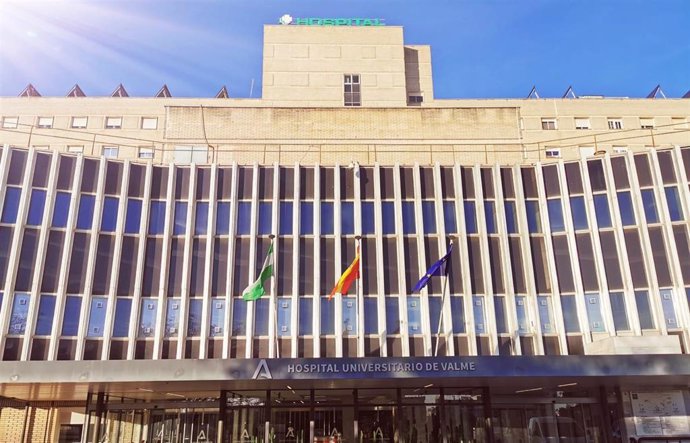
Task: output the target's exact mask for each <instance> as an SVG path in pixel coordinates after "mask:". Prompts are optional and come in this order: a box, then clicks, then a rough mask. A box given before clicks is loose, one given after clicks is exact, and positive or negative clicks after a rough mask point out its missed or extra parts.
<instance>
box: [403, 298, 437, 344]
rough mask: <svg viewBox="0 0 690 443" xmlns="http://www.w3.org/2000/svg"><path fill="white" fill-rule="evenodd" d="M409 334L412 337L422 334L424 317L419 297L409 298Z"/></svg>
mask: <svg viewBox="0 0 690 443" xmlns="http://www.w3.org/2000/svg"><path fill="white" fill-rule="evenodd" d="M434 332H435V331H434ZM407 333H408V334H410V335H415V334H421V333H422V315H421V307H420V305H419V297H407Z"/></svg>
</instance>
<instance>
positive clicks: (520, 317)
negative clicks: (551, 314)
mask: <svg viewBox="0 0 690 443" xmlns="http://www.w3.org/2000/svg"><path fill="white" fill-rule="evenodd" d="M525 299H526V297H525V296H524V295H516V296H515V314H516V315H517V324H518V331H519V332H522V333H529V332H530V327H529V321H528V320H527V305H526V301H525Z"/></svg>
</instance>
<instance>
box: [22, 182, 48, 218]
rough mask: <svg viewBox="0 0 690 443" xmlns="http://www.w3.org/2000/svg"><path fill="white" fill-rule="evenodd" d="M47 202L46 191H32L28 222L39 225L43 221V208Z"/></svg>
mask: <svg viewBox="0 0 690 443" xmlns="http://www.w3.org/2000/svg"><path fill="white" fill-rule="evenodd" d="M45 203H46V191H44V190H42V189H34V190H32V191H31V203H30V204H29V215H28V216H27V218H26V224H27V225H29V226H39V225H40V224H41V222H43V208H44V207H45Z"/></svg>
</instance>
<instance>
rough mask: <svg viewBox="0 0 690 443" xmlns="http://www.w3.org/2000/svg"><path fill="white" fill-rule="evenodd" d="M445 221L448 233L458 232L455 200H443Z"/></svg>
mask: <svg viewBox="0 0 690 443" xmlns="http://www.w3.org/2000/svg"><path fill="white" fill-rule="evenodd" d="M443 222H444V224H445V226H446V234H457V232H458V224H457V222H456V221H455V202H452V201H444V202H443Z"/></svg>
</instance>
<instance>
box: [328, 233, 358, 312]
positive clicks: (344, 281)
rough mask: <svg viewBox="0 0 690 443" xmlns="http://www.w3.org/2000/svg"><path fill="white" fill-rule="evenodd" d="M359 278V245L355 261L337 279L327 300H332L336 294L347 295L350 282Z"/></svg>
mask: <svg viewBox="0 0 690 443" xmlns="http://www.w3.org/2000/svg"><path fill="white" fill-rule="evenodd" d="M358 278H359V245H357V253H356V254H355V259H354V260H352V263H351V264H350V266H348V268H347V269H346V270H345V272H343V275H341V276H340V278H339V279H338V283H336V284H335V286H334V287H333V289H332V290H331V295H329V296H328V299H329V300H330V299H332V298H333V296H334V295H335V294H336V293H338V292H339V293H341V294H347V291H348V289H350V286H351V285H352V282H353V281H355V280H357V279H358Z"/></svg>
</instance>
